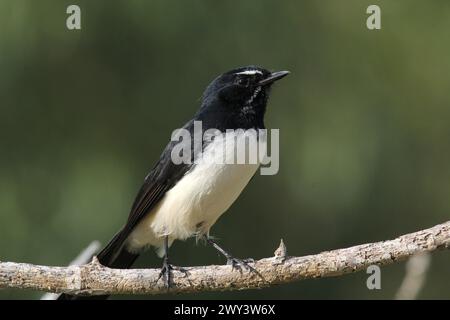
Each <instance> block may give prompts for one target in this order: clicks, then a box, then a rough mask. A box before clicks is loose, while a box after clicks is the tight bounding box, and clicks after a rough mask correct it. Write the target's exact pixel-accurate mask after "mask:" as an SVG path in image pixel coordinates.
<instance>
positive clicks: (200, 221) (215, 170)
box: [59, 65, 289, 300]
mask: <svg viewBox="0 0 450 320" xmlns="http://www.w3.org/2000/svg"><path fill="white" fill-rule="evenodd" d="M288 74H289V71H277V72H271V71H269V70H268V69H265V68H263V67H260V66H255V65H249V66H245V67H239V68H235V69H232V70H230V71H227V72H225V73H223V74H220V75H219V76H218V77H216V78H215V79H214V80H213V81H212V82H211V83H210V84H209V85H208V86H207V87H206V89H205V91H204V93H203V95H202V98H201V104H200V108H199V109H198V111H197V112H196V113H195V114H194V116H193V118H192V119H191V120H189V121H188V122H187V123H186V124H185V125H184V126H183V127H182V128H180V129H182V130H184V132H187V133H190V134H191V138H190V139H185V141H182V142H180V140H176V139H175V140H174V139H171V140H170V141H169V142H168V144H167V146H166V147H165V149H164V150H163V152H162V154H161V156H160V158H159V160H158V161H157V162H156V164H155V165H154V166H153V168H152V169H151V170H150V172H149V173H148V174H147V176H146V177H145V179H144V183H143V184H142V186H141V188H140V190H139V192H138V193H137V195H136V198H135V200H134V202H133V205H132V207H131V210H130V213H129V215H128V219H127V221H126V223H125V225H124V226H123V227H122V228H121V229H120V231H119V232H117V233H116V234H115V236H114V237H113V238H112V239H111V241H110V242H109V243H108V244H107V245H106V246H105V247H104V248H103V249H102V250H101V251H100V252H99V253H98V255H97V259H98V261H99V262H100V263H101V264H102V265H104V266H107V267H110V268H120V269H126V268H130V267H131V266H132V264H133V263H134V262H135V260H136V259H137V258H138V256H139V255H140V254H141V253H142V252H143V251H144V250H146V249H147V248H149V247H154V248H156V251H157V254H158V256H160V257H161V258H163V266H162V268H161V273H160V278H161V277H163V278H164V282H165V285H166V287H167V288H170V285H171V271H172V270H173V269H175V268H176V267H175V266H173V265H172V264H171V263H170V260H169V248H170V246H171V245H172V243H173V242H174V241H175V240H186V239H188V238H191V237H197V238H200V239H204V240H206V242H207V243H208V244H210V245H211V246H213V247H214V248H215V249H216V250H218V251H219V252H220V253H221V254H222V255H224V256H225V258H226V259H227V262H228V263H229V264H231V265H232V266H233V267H246V268H249V269H252V268H251V267H249V265H248V264H247V262H246V261H245V260H241V259H237V258H235V257H234V256H233V255H231V254H230V253H229V252H228V251H226V250H224V249H223V248H222V247H221V246H220V245H219V244H218V243H217V241H216V240H215V239H214V238H213V237H212V236H210V229H211V227H212V226H213V225H214V223H215V222H216V221H217V220H218V218H219V217H220V216H221V215H222V214H223V213H224V212H226V211H227V210H228V208H229V207H230V206H231V205H232V204H233V203H234V202H235V200H236V199H237V198H238V196H239V195H240V193H241V192H242V191H243V189H244V188H245V187H246V185H247V184H248V182H249V181H250V179H251V178H252V177H253V176H254V174H255V173H256V171H257V169H258V167H259V165H260V163H259V162H257V163H244V164H240V163H228V162H225V163H224V162H220V161H218V162H217V161H216V162H217V163H216V162H214V161H207V160H205V159H208V158H210V159H211V158H213V159H215V158H216V157H221V156H226V154H224V153H226V152H229V149H231V148H224V145H225V146H226V145H227V144H229V143H230V139H233V141H236V140H239V139H241V140H242V139H243V138H244V137H245V135H246V132H256V130H259V129H265V124H264V116H265V113H266V107H267V103H268V99H269V95H270V92H271V87H272V85H273V84H274V83H275V82H276V81H277V80H280V79H282V78H284V77H285V76H286V75H288ZM198 123H201V132H202V133H203V134H206V132H208V131H210V130H215V131H214V132H215V135H214V136H213V137H211V138H210V139H209V140H208V139H206V140H207V141H203V140H204V139H202V141H201V142H202V143H199V141H198V137H197V138H196V137H195V129H196V124H198ZM252 129H253V130H254V131H251V130H252ZM228 130H235V131H234V132H235V134H234V135H227V134H226V132H227V131H228ZM178 132H179V131H178ZM180 144H181V146H182V147H185V148H187V149H184V150H188V151H190V152H187V153H188V156H187V157H186V159H187V160H190V161H184V162H181V163H180V162H179V161H173V158H174V153H175V154H176V152H174V151H175V150H178V149H177V148H180ZM224 150H225V151H224ZM181 271H183V270H181ZM158 281H159V279H158ZM107 297H108V296H89V297H88V296H77V295H70V294H62V295H60V297H59V300H78V299H105V298H107Z"/></svg>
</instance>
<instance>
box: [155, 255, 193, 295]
mask: <svg viewBox="0 0 450 320" xmlns="http://www.w3.org/2000/svg"><path fill="white" fill-rule="evenodd" d="M173 270H175V271H180V272H182V273H183V274H184V277H187V276H188V271H187V270H186V269H184V268H182V267H178V266H174V265H172V264H170V263H169V262H168V261H166V260H165V261H164V262H163V266H162V267H161V272H160V273H159V276H158V279H157V280H156V281H157V282H158V281H159V279H161V278H163V279H164V286H165V287H166V289H167V290H169V289H170V287H171V285H172V271H173Z"/></svg>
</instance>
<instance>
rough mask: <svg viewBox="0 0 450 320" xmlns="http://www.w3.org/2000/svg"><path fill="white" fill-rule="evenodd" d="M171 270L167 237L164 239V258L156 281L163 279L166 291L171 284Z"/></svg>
mask: <svg viewBox="0 0 450 320" xmlns="http://www.w3.org/2000/svg"><path fill="white" fill-rule="evenodd" d="M171 270H172V266H171V265H170V263H169V236H165V237H164V257H163V265H162V267H161V272H160V273H159V277H158V280H157V281H159V279H161V277H163V279H164V285H165V286H166V288H167V290H169V288H170V283H171V274H170V271H171Z"/></svg>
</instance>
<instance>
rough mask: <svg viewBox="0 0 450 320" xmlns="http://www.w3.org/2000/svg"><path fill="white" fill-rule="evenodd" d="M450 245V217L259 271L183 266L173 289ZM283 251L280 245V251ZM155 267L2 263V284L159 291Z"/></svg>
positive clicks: (288, 278) (332, 269)
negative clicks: (426, 226) (422, 227)
mask: <svg viewBox="0 0 450 320" xmlns="http://www.w3.org/2000/svg"><path fill="white" fill-rule="evenodd" d="M449 247H450V221H447V222H445V223H443V224H440V225H437V226H435V227H432V228H430V229H425V230H422V231H418V232H415V233H411V234H407V235H403V236H401V237H399V238H396V239H394V240H389V241H382V242H376V243H369V244H363V245H359V246H354V247H350V248H346V249H339V250H333V251H326V252H322V253H319V254H316V255H310V256H304V257H286V259H285V260H284V261H282V260H283V259H281V261H280V258H279V257H272V258H265V259H261V260H258V261H255V263H253V264H251V265H252V266H253V267H254V268H255V269H256V270H257V271H258V273H259V275H257V274H256V273H250V272H247V271H245V270H244V271H243V272H242V273H241V272H239V271H236V270H232V268H231V266H228V265H225V266H214V265H212V266H204V267H189V268H185V269H186V270H187V271H188V275H187V276H186V275H185V274H184V273H182V272H180V271H176V270H174V272H173V287H172V288H171V292H173V293H175V292H200V291H218V290H237V289H251V288H261V287H267V286H270V285H274V284H281V283H288V282H292V281H296V280H303V279H309V278H319V277H332V276H340V275H344V274H348V273H352V272H356V271H361V270H365V269H366V268H367V267H368V266H370V265H373V264H377V265H386V264H391V263H394V262H397V261H400V260H404V259H406V258H409V257H411V256H413V255H415V254H418V253H422V252H431V251H435V250H437V249H443V248H449ZM283 251H284V250H283ZM159 272H160V270H159V269H129V270H119V269H110V268H106V267H103V266H102V265H100V264H99V263H98V260H97V259H96V258H94V259H93V261H92V262H91V263H89V264H87V265H82V266H69V267H48V266H37V265H31V264H23V263H14V262H3V263H2V262H0V288H22V289H34V290H42V291H49V292H65V293H70V294H83V295H94V294H161V293H167V290H166V289H165V287H164V284H163V281H157V280H158V276H159Z"/></svg>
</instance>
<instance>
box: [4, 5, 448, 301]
mask: <svg viewBox="0 0 450 320" xmlns="http://www.w3.org/2000/svg"><path fill="white" fill-rule="evenodd" d="M69 4H78V5H79V6H80V7H81V11H82V30H81V31H69V30H67V29H66V18H67V14H66V8H67V6H68V5H69ZM369 4H378V5H379V6H380V7H381V10H382V29H381V30H379V31H369V30H368V29H367V28H366V18H367V16H368V15H367V14H366V8H367V6H368V5H369ZM449 30H450V2H448V1H445V0H434V1H419V0H417V1H412V0H397V1H366V0H345V1H333V0H327V1H295V0H292V1H275V0H261V1H222V2H218V1H214V2H213V1H200V0H195V1H167V0H155V1H143V0H141V1H136V0H134V1H130V0H128V1H120V2H119V1H116V2H110V1H109V2H107V1H101V2H100V1H32V0H14V1H11V0H1V1H0V150H1V157H0V260H3V261H17V262H29V263H36V264H45V265H65V264H67V263H69V261H71V259H72V258H74V257H75V256H76V255H77V254H78V253H79V252H80V250H81V249H83V248H84V247H85V246H87V245H88V244H89V243H90V242H91V241H92V240H94V239H97V240H100V241H101V242H102V243H106V242H107V241H108V240H109V238H110V237H111V236H112V235H113V234H114V233H115V232H116V231H117V230H118V229H119V228H120V226H121V225H122V223H124V221H125V219H126V216H127V214H128V210H129V208H130V205H131V203H132V200H133V198H134V196H135V193H136V192H137V190H138V188H139V187H140V184H141V183H142V181H143V178H144V176H145V175H146V173H147V171H148V170H149V169H150V168H151V167H152V166H153V164H154V162H155V161H156V160H157V158H158V156H159V153H160V151H161V150H162V148H163V147H164V146H165V144H166V143H167V141H168V140H169V137H170V134H171V132H172V130H173V129H174V128H178V127H180V126H181V125H182V124H184V122H185V121H187V120H188V119H189V118H190V117H191V116H192V115H193V113H194V112H195V110H196V109H197V107H198V106H199V98H200V96H201V94H202V91H203V89H204V88H205V86H206V85H207V84H208V83H209V81H210V80H212V79H213V78H214V77H215V76H216V75H218V74H219V73H222V72H223V71H226V70H228V69H232V68H235V67H238V66H242V65H248V64H257V65H261V66H265V67H267V68H270V69H273V70H279V69H287V70H290V71H291V72H292V73H291V75H290V76H289V77H288V78H286V79H284V80H283V81H281V82H280V83H278V84H277V85H276V88H274V90H273V94H272V98H271V101H270V105H269V108H268V114H267V117H266V123H267V125H268V126H269V127H271V128H279V129H280V139H281V149H280V151H281V154H280V161H281V164H280V171H279V174H278V175H275V176H259V175H258V176H256V177H255V178H254V179H253V180H252V181H251V183H250V184H249V186H248V187H247V188H246V190H245V191H244V192H243V194H242V196H241V197H240V198H239V199H238V201H237V202H236V203H235V204H234V205H233V206H232V208H231V209H230V210H229V211H228V212H227V213H226V214H225V215H224V216H223V217H222V218H221V219H220V220H219V222H218V223H217V224H216V226H215V227H214V229H213V230H212V233H213V234H214V235H215V236H217V237H218V238H219V239H220V242H221V243H222V244H223V246H224V247H225V248H228V249H229V250H230V251H231V252H233V253H234V254H235V255H236V256H238V257H249V256H251V257H253V258H261V257H266V256H271V255H273V251H274V250H275V249H276V247H277V246H278V243H279V240H280V238H284V240H285V242H286V244H287V248H288V251H289V254H291V255H306V254H312V253H317V252H320V251H324V250H330V249H335V248H340V247H345V246H351V245H356V244H360V243H365V242H371V241H378V240H384V239H390V238H393V237H395V236H398V235H400V234H403V233H407V232H413V231H416V230H419V229H422V228H426V227H431V226H433V225H435V224H438V223H441V222H444V221H447V220H448V218H449V212H450V199H449V195H450V143H449V142H450V90H449V88H450V75H449V74H450V42H449V41H448V39H449ZM172 259H173V263H174V264H177V265H182V266H187V265H204V264H220V263H224V260H223V259H222V258H221V257H220V256H218V254H217V253H216V252H215V250H213V249H212V248H209V247H206V246H204V245H201V244H198V245H196V244H195V241H194V240H190V241H187V242H176V243H175V245H174V246H173V247H172ZM160 265H161V261H160V260H159V259H158V258H157V257H156V256H155V254H153V252H151V251H150V252H148V253H146V254H145V255H144V256H143V257H142V258H141V259H140V260H139V263H138V266H141V267H142V266H148V267H159V266H160ZM404 267H405V264H404V263H400V264H396V265H394V266H387V267H383V268H382V289H381V290H374V291H369V290H368V289H367V288H366V279H367V276H368V275H367V274H365V273H364V272H362V273H358V274H353V275H349V276H345V277H340V278H334V279H319V280H308V281H302V282H298V283H293V284H289V285H283V286H278V287H273V288H268V289H263V290H253V291H241V292H225V293H205V294H186V295H177V296H172V295H166V296H159V297H133V298H157V299H160V298H187V299H197V298H206V299H210V298H224V299H229V298H237V299H240V298H249V299H265V298H288V299H310V298H325V299H331V298H342V299H353V298H362V299H380V298H385V299H391V298H393V297H394V295H395V292H396V291H397V289H398V287H399V286H400V283H401V281H402V278H403V275H404ZM449 267H450V255H449V253H448V252H437V253H435V254H433V257H432V264H431V267H430V270H429V273H428V278H427V282H426V284H425V287H424V289H423V291H422V292H421V294H420V296H419V297H420V298H450V286H449V283H450V274H449V272H448V270H449ZM40 295H41V293H39V292H32V291H19V290H2V291H0V298H3V299H13V298H19V299H25V298H28V299H30V298H31V299H34V298H38V297H39V296H40ZM121 298H130V297H121Z"/></svg>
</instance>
